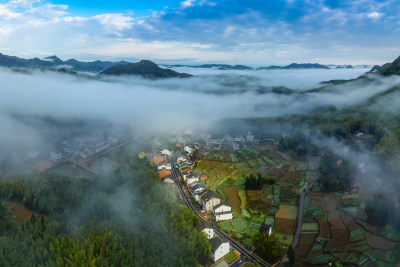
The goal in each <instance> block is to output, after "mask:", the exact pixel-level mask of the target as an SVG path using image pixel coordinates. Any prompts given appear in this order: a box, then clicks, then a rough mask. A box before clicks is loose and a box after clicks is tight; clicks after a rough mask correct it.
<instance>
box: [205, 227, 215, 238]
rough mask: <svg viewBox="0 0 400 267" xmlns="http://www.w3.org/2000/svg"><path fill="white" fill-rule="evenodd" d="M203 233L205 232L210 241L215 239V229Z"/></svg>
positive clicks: (207, 229)
mask: <svg viewBox="0 0 400 267" xmlns="http://www.w3.org/2000/svg"><path fill="white" fill-rule="evenodd" d="M203 231H204V233H206V235H207V237H208V239H211V238H213V237H214V229H211V228H206V229H204V230H203Z"/></svg>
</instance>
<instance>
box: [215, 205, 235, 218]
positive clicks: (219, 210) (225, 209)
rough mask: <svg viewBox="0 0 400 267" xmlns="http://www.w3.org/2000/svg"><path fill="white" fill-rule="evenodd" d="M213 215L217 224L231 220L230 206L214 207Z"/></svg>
mask: <svg viewBox="0 0 400 267" xmlns="http://www.w3.org/2000/svg"><path fill="white" fill-rule="evenodd" d="M214 215H215V220H216V221H217V222H219V221H226V220H232V218H233V213H232V206H231V205H229V204H227V203H220V204H219V205H217V206H215V207H214Z"/></svg>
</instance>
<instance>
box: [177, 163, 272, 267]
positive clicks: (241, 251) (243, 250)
mask: <svg viewBox="0 0 400 267" xmlns="http://www.w3.org/2000/svg"><path fill="white" fill-rule="evenodd" d="M174 160H175V158H173V159H172V173H173V176H174V179H175V182H176V184H177V186H178V189H179V192H180V193H181V195H182V197H183V199H184V200H185V203H186V206H187V207H188V208H189V209H190V210H191V211H192V212H193V213H194V214H196V216H197V217H198V218H199V221H200V222H205V220H203V218H202V217H201V216H200V215H199V214H198V212H197V211H196V209H195V208H194V207H193V206H192V203H190V201H189V200H188V199H187V196H186V194H185V192H184V191H183V188H182V184H181V182H180V181H179V178H178V173H177V170H176V168H175V162H174ZM211 225H212V227H213V228H214V231H215V232H217V233H218V234H219V235H221V236H223V237H225V238H226V239H227V240H228V241H229V242H230V243H231V246H232V247H234V248H235V249H236V250H237V251H239V252H240V253H241V254H242V255H246V256H247V257H249V258H250V259H251V260H253V261H256V262H257V263H258V264H260V265H261V266H269V265H268V264H267V263H265V262H263V261H262V260H261V259H259V258H258V257H256V256H254V255H252V254H251V253H250V252H249V251H248V250H247V249H245V248H244V247H242V246H241V245H240V244H239V243H238V242H236V241H235V240H233V239H232V238H231V237H230V236H229V235H227V234H226V233H225V232H223V231H221V230H220V229H219V228H217V227H216V226H215V225H213V224H211Z"/></svg>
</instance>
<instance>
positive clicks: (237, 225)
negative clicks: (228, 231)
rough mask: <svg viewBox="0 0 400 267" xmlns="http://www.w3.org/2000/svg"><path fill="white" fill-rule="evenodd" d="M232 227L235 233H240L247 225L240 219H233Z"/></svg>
mask: <svg viewBox="0 0 400 267" xmlns="http://www.w3.org/2000/svg"><path fill="white" fill-rule="evenodd" d="M232 225H233V228H234V229H235V232H236V233H241V232H243V231H244V230H245V229H246V228H247V223H246V221H245V220H243V219H242V218H233V219H232Z"/></svg>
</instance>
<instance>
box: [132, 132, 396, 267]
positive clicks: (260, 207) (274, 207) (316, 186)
mask: <svg viewBox="0 0 400 267" xmlns="http://www.w3.org/2000/svg"><path fill="white" fill-rule="evenodd" d="M358 135H360V134H358ZM361 137H362V136H361ZM354 138H355V139H356V140H361V139H360V136H357V135H355V137H354ZM174 145H175V147H174V149H171V146H170V147H169V149H166V148H164V149H162V150H160V152H158V153H143V152H142V153H140V154H139V158H142V159H147V160H148V162H149V164H150V165H151V166H154V168H156V170H157V173H158V176H159V179H160V180H161V181H162V182H164V183H165V184H166V186H167V187H168V188H170V189H171V190H174V191H175V192H176V193H178V192H179V188H180V187H181V188H182V192H183V193H184V197H185V198H187V200H188V202H190V204H189V205H190V206H192V207H193V210H194V212H195V213H196V214H198V216H199V218H200V221H201V222H202V223H201V224H200V225H199V226H198V227H201V228H202V229H204V232H205V233H206V234H207V236H208V238H209V239H210V242H211V244H212V253H213V256H212V259H213V261H215V265H217V266H229V265H230V264H232V263H233V262H235V260H236V261H238V259H240V260H243V261H245V260H244V259H245V257H242V256H243V255H241V254H243V253H241V251H238V250H237V249H236V248H235V247H234V246H232V241H234V242H235V243H237V244H240V246H241V247H242V248H243V249H244V250H246V251H247V252H248V253H249V254H251V255H255V254H254V252H253V250H254V247H252V241H251V239H252V236H253V234H254V233H255V232H259V233H265V232H267V233H268V234H269V235H270V234H271V233H272V232H273V233H274V234H275V235H276V236H278V237H279V239H280V241H281V243H282V246H283V247H284V249H286V250H287V249H288V248H289V247H290V246H292V247H293V248H294V249H295V251H296V258H303V260H302V262H303V263H302V265H303V266H308V265H323V264H332V263H333V262H343V263H349V264H354V266H375V265H378V266H392V265H391V264H392V263H391V262H392V261H393V260H395V258H396V255H397V253H396V248H397V247H398V246H399V243H398V242H399V241H400V240H399V239H398V237H397V234H396V233H394V232H393V233H391V232H390V231H389V230H386V229H379V231H378V229H377V228H374V227H373V226H371V225H369V224H368V223H367V222H366V221H365V220H366V219H365V218H366V217H365V212H364V207H365V205H364V204H363V200H362V199H363V198H364V197H363V194H365V192H363V190H362V185H361V184H359V183H355V184H352V185H351V191H348V192H333V193H326V192H323V191H322V188H321V186H322V185H321V184H320V183H318V182H316V181H317V180H318V177H319V171H318V170H319V164H320V159H321V156H320V155H316V156H314V157H311V158H307V159H306V160H299V159H297V158H295V157H294V156H293V155H290V154H288V153H283V152H282V151H279V149H277V147H278V142H277V141H275V140H273V139H266V138H263V139H262V138H258V139H257V138H256V135H255V134H253V133H252V132H250V131H249V132H248V133H247V134H243V135H242V136H236V137H229V136H226V137H224V138H220V139H211V138H207V139H203V140H199V139H196V140H191V141H190V142H187V143H185V144H179V143H177V144H174ZM341 163H342V161H341V160H338V161H337V162H336V164H338V166H340V164H341ZM252 175H253V177H254V176H255V177H264V184H263V185H262V186H260V187H259V188H248V187H246V185H245V184H246V180H247V179H248V178H249V177H251V176H252ZM175 176H176V177H175ZM183 204H184V202H183ZM216 230H220V231H222V232H223V233H224V236H222V235H220V234H218V233H217V232H216ZM375 231H378V234H377V233H376V232H375ZM379 233H380V234H379ZM226 237H228V238H229V239H230V240H227V238H226ZM382 246H383V247H384V248H385V250H382V249H381V247H382ZM339 250H340V251H341V252H340V253H339V252H338V251H339ZM234 253H236V254H237V256H236V257H235V256H234V255H233V254H234ZM285 261H287V259H286V258H285V257H284V256H283V257H282V260H281V261H279V262H278V263H283V262H285ZM259 262H262V261H259ZM218 264H221V265H218ZM385 264H387V265H385ZM265 265H267V264H265ZM232 266H240V265H232Z"/></svg>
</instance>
